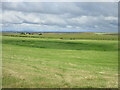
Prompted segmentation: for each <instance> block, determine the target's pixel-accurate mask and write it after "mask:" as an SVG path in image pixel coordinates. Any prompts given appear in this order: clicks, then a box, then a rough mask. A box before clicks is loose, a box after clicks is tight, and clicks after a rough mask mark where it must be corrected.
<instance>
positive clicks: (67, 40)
mask: <svg viewBox="0 0 120 90" xmlns="http://www.w3.org/2000/svg"><path fill="white" fill-rule="evenodd" d="M15 35H16V34H15ZM15 35H14V36H12V35H3V37H2V54H3V55H2V63H3V64H2V72H3V79H2V87H3V88H118V40H117V38H118V37H117V35H106V34H105V35H103V34H102V35H101V34H96V35H92V34H91V35H90V34H89V35H86V36H84V35H83V36H84V37H83V38H82V36H80V35H68V34H67V35H63V34H62V35H60V34H58V35H56V34H55V35H53V34H52V35H50V34H49V35H48V36H47V35H41V36H38V35H36V36H35V35H33V36H34V37H36V38H32V37H30V35H28V36H27V35H24V36H26V37H22V36H20V35H19V36H17V35H16V36H15ZM38 37H39V38H38ZM40 37H43V38H40ZM51 37H52V38H51ZM53 37H54V38H53ZM61 37H62V39H60V38H61ZM85 37H86V38H85ZM103 37H104V38H103ZM102 38H103V39H102ZM73 39H74V40H73Z"/></svg>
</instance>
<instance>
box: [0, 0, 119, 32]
mask: <svg viewBox="0 0 120 90" xmlns="http://www.w3.org/2000/svg"><path fill="white" fill-rule="evenodd" d="M0 8H2V11H0V16H2V18H0V19H1V20H0V21H2V22H1V23H0V25H1V26H2V27H3V28H2V30H3V31H28V32H30V31H32V32H107V33H113V32H115V33H116V32H118V3H117V2H2V6H1V7H0Z"/></svg>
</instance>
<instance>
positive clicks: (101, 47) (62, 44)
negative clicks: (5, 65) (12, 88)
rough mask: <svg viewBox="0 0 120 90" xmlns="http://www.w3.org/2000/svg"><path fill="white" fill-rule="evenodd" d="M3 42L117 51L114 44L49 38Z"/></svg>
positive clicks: (43, 46)
mask: <svg viewBox="0 0 120 90" xmlns="http://www.w3.org/2000/svg"><path fill="white" fill-rule="evenodd" d="M2 43H3V44H11V45H19V46H25V47H33V48H46V49H64V50H96V51H116V50H118V49H117V47H115V46H114V44H108V43H96V42H95V43H90V42H71V41H69V42H68V41H67V42H65V41H47V40H16V39H13V40H11V39H6V40H3V42H2Z"/></svg>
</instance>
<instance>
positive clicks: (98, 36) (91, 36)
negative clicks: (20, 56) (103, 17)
mask: <svg viewBox="0 0 120 90" xmlns="http://www.w3.org/2000/svg"><path fill="white" fill-rule="evenodd" d="M3 35H5V36H13V37H32V38H49V39H70V40H72V39H73V40H75V39H85V40H118V35H120V34H119V33H90V32H86V33H42V35H21V34H20V33H5V32H3Z"/></svg>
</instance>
